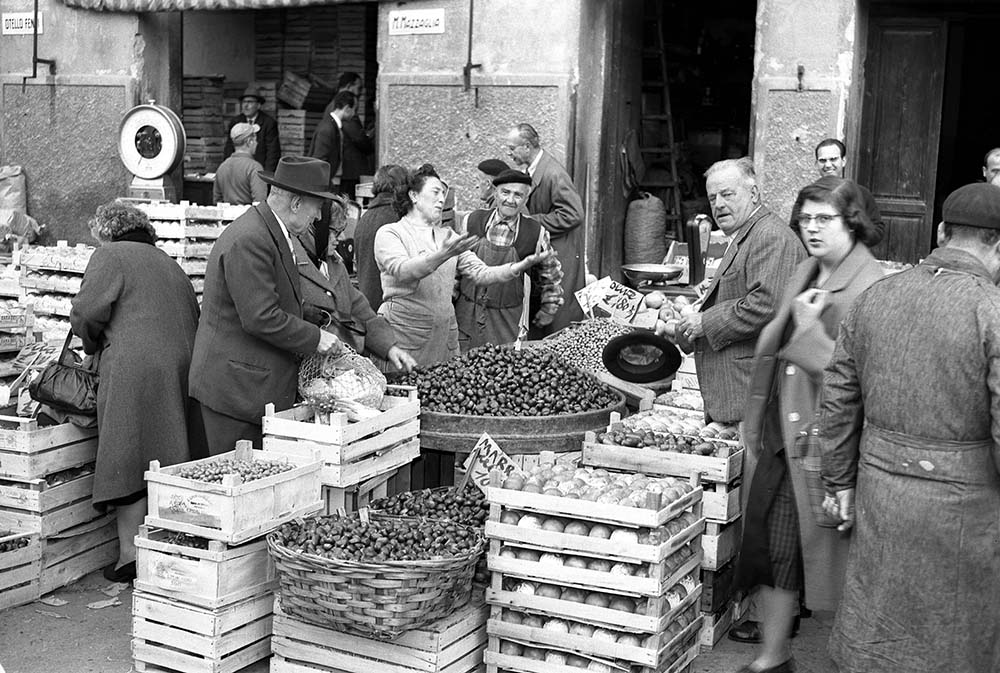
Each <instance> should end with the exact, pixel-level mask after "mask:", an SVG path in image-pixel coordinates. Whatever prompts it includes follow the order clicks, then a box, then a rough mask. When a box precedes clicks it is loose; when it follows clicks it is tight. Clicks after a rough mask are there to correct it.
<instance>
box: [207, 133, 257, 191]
mask: <svg viewBox="0 0 1000 673" xmlns="http://www.w3.org/2000/svg"><path fill="white" fill-rule="evenodd" d="M258 131H260V127H258V126H257V125H256V124H247V123H245V122H240V123H238V124H236V125H234V126H233V128H232V129H230V131H229V139H230V140H232V141H233V147H235V148H236V151H235V152H233V154H232V156H230V157H229V158H228V159H226V160H225V161H223V162H222V164H221V165H220V166H219V168H218V170H216V171H215V187H213V189H212V195H213V196H214V197H215V202H216V203H223V202H224V203H234V204H238V205H246V204H250V203H260V202H262V201H264V200H265V199H266V198H267V185H265V184H264V181H263V180H261V179H260V175H259V173H260V172H261V171H262V170H264V168H263V166H261V165H260V162H258V161H257V160H256V159H254V158H253V153H254V151H255V150H256V149H257V132H258Z"/></svg>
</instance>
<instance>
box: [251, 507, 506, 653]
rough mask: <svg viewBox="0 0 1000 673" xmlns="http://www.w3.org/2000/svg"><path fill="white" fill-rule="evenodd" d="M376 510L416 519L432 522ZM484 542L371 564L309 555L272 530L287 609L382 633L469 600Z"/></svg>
mask: <svg viewBox="0 0 1000 673" xmlns="http://www.w3.org/2000/svg"><path fill="white" fill-rule="evenodd" d="M355 516H356V515H355ZM370 516H371V518H372V519H387V520H396V521H412V522H413V524H414V525H417V526H419V525H421V523H422V522H423V521H425V520H424V519H420V518H416V517H393V516H388V515H383V514H371V515H370ZM480 536H481V533H480ZM485 545H486V542H485V539H483V538H482V537H480V542H479V544H478V545H477V546H476V547H475V548H473V549H470V550H469V551H468V552H467V553H465V554H463V555H460V556H454V557H451V558H446V559H435V560H425V561H389V562H385V563H366V562H358V561H348V560H342V559H329V558H325V557H322V556H316V555H313V554H303V553H301V552H296V551H293V550H291V549H288V548H287V547H285V546H283V545H281V544H279V543H278V542H277V537H276V533H272V534H271V535H268V536H267V546H268V549H269V550H270V553H271V557H272V558H273V559H274V565H275V569H276V570H277V572H278V581H279V591H280V594H281V609H282V611H284V612H285V613H287V614H289V615H292V616H294V617H296V618H297V619H301V620H302V621H305V622H309V623H311V624H316V625H317V626H322V627H325V628H330V629H333V630H335V631H343V632H344V633H350V634H354V635H358V636H362V637H365V638H378V639H381V640H392V639H394V638H396V637H397V636H399V635H400V634H402V633H405V632H406V631H411V630H413V629H417V628H420V627H421V626H424V625H426V624H429V623H430V622H433V621H435V620H438V619H441V618H442V617H444V616H445V615H448V614H450V613H451V612H452V611H454V610H456V609H458V608H460V607H461V606H463V605H464V604H465V603H467V602H468V600H469V596H470V594H471V591H472V578H473V575H474V571H475V566H476V561H477V560H478V559H479V557H480V555H481V554H482V552H483V549H484V548H485Z"/></svg>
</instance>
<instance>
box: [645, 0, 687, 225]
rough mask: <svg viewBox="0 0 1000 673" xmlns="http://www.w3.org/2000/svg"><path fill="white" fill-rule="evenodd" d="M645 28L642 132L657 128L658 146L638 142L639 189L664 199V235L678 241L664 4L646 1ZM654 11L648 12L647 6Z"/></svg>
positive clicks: (677, 188)
mask: <svg viewBox="0 0 1000 673" xmlns="http://www.w3.org/2000/svg"><path fill="white" fill-rule="evenodd" d="M645 6H646V16H647V25H650V26H651V27H652V28H653V29H654V30H655V31H656V39H655V46H653V47H644V49H643V50H642V113H641V119H642V125H641V126H642V129H643V132H644V133H645V131H646V129H647V128H658V130H659V133H657V134H656V136H657V137H658V138H659V139H660V144H646V143H645V142H644V141H645V139H643V141H642V142H641V143H640V151H641V152H642V158H643V162H644V163H645V164H646V176H647V177H646V178H644V179H643V182H641V183H640V184H639V188H640V189H643V190H645V191H647V192H650V193H653V194H655V195H656V196H659V197H660V198H661V199H663V205H664V206H665V207H666V209H667V232H668V236H669V235H671V233H672V235H673V237H675V238H676V239H677V240H684V223H683V222H682V221H681V186H680V181H679V180H678V178H677V146H676V144H675V143H674V120H673V114H672V113H671V107H670V81H669V77H668V66H667V51H666V44H665V41H664V37H663V3H662V2H660V1H659V0H646V3H645ZM651 6H652V7H653V8H654V9H653V11H652V12H650V7H651ZM650 135H653V134H650ZM656 166H659V167H663V168H667V169H668V174H667V178H666V179H662V178H661V179H650V178H649V175H650V171H649V169H650V168H652V167H656Z"/></svg>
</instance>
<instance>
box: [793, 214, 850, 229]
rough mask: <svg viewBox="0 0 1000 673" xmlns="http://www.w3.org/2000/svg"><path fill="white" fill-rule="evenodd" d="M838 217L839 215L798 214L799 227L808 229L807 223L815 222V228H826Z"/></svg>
mask: <svg viewBox="0 0 1000 673" xmlns="http://www.w3.org/2000/svg"><path fill="white" fill-rule="evenodd" d="M839 217H840V215H799V219H798V223H799V228H800V229H808V228H809V225H811V224H812V223H813V222H815V223H816V228H817V229H826V228H827V227H828V226H830V223H831V222H833V221H834V220H836V219H837V218H839Z"/></svg>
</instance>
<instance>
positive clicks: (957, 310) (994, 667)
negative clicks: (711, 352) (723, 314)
mask: <svg viewBox="0 0 1000 673" xmlns="http://www.w3.org/2000/svg"><path fill="white" fill-rule="evenodd" d="M942 217H943V219H944V221H943V222H942V223H941V224H940V225H939V230H938V236H939V240H940V241H941V242H942V246H941V247H939V248H937V249H935V250H934V251H933V252H931V254H930V255H928V256H927V258H926V259H925V260H924V261H923V262H921V263H920V264H918V265H917V266H915V267H914V268H912V269H910V270H908V271H904V272H902V273H898V274H895V275H892V276H889V277H887V278H884V279H882V280H880V281H878V282H876V283H875V284H874V285H872V286H871V287H869V288H868V289H867V290H866V291H865V292H864V293H863V294H862V295H861V296H859V297H858V299H857V302H856V303H855V304H854V306H853V308H852V309H851V310H850V312H849V313H848V314H847V317H846V318H845V319H844V322H843V323H842V324H841V328H840V334H839V336H838V337H837V342H836V346H835V349H834V354H833V359H832V361H831V362H830V364H829V365H828V366H827V369H826V372H825V373H824V377H823V400H824V401H823V403H822V406H821V411H820V437H821V441H822V455H823V461H822V478H823V483H824V485H825V488H826V491H827V493H828V495H827V498H826V502H825V504H824V509H826V511H827V512H829V513H830V514H832V515H834V516H835V517H838V518H839V519H840V520H841V521H842V522H843V523H842V524H841V526H840V528H841V529H842V530H846V529H848V528H852V527H853V531H852V533H851V537H852V542H851V551H850V556H849V559H848V563H847V575H846V578H845V586H844V594H843V600H842V602H841V605H840V609H839V611H838V612H837V619H836V622H835V624H834V628H833V634H832V636H831V640H830V652H831V654H832V656H833V659H834V661H836V663H837V665H838V666H839V670H840V671H841V673H860V672H862V671H879V672H880V673H931V672H932V671H953V672H961V673H973V672H975V671H1000V607H998V605H1000V553H998V552H997V540H1000V289H998V288H997V286H996V284H995V283H996V279H997V278H998V275H1000V190H998V189H997V188H996V187H994V186H993V185H990V184H987V183H982V182H980V183H977V184H972V185H966V186H964V187H960V188H959V189H957V190H955V191H954V192H952V194H951V195H949V196H948V198H947V199H946V200H945V202H944V207H943V209H942Z"/></svg>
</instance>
